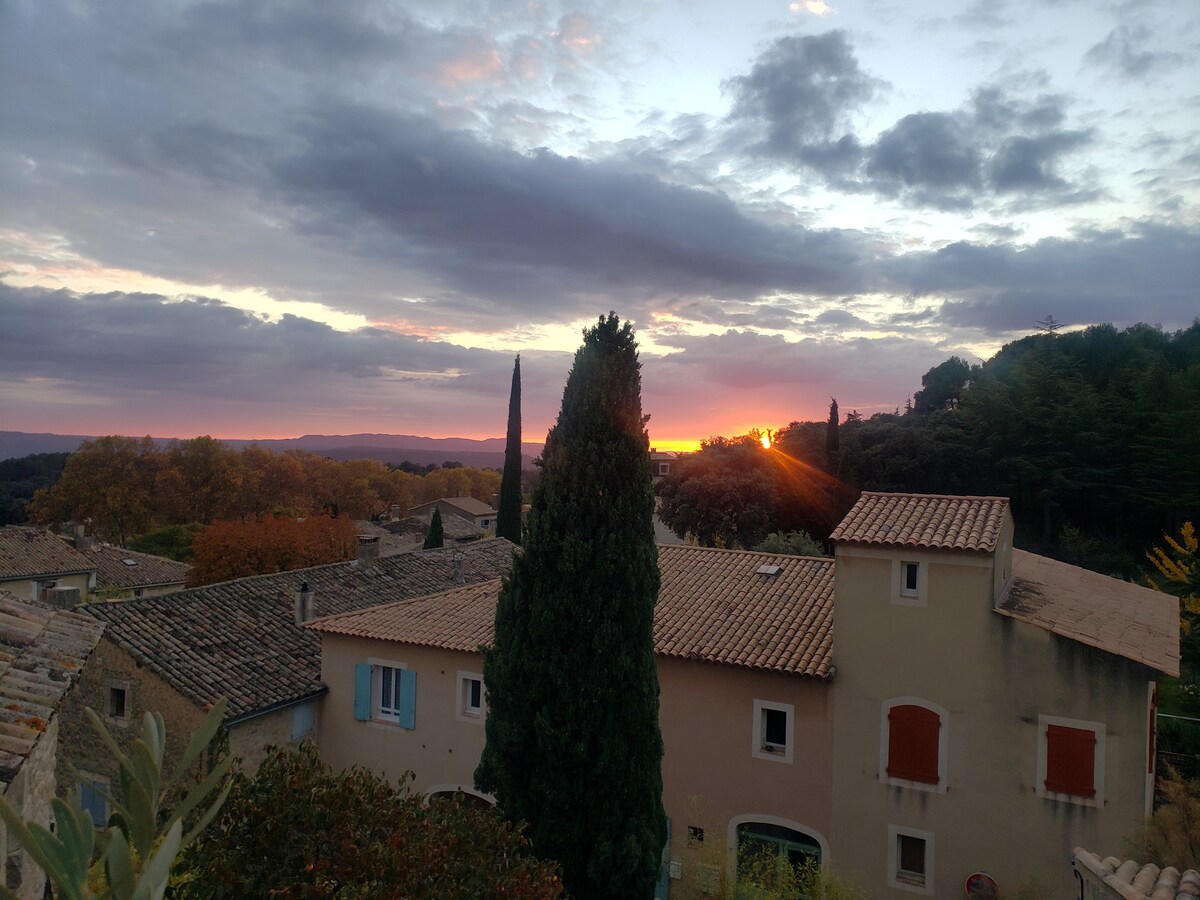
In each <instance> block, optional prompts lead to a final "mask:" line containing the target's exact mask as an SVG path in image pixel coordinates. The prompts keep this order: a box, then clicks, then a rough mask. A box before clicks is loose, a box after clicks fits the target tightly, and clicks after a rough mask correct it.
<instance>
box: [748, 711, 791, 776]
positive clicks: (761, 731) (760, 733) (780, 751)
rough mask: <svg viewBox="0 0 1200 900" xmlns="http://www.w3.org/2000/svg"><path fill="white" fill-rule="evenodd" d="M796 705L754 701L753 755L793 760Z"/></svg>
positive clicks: (782, 760)
mask: <svg viewBox="0 0 1200 900" xmlns="http://www.w3.org/2000/svg"><path fill="white" fill-rule="evenodd" d="M794 717H795V707H794V706H792V704H790V703H775V702H772V701H770V700H755V701H754V734H753V739H754V746H753V755H754V756H756V757H758V758H759V759H770V760H774V761H776V762H787V763H790V762H791V761H792V730H793V727H794V722H793V720H794Z"/></svg>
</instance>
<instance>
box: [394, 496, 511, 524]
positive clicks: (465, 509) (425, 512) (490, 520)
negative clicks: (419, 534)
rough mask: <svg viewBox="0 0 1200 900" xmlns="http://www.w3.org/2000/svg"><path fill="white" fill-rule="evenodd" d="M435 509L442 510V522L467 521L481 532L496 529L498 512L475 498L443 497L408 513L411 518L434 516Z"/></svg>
mask: <svg viewBox="0 0 1200 900" xmlns="http://www.w3.org/2000/svg"><path fill="white" fill-rule="evenodd" d="M434 509H438V510H441V513H442V522H443V525H444V524H445V520H446V517H447V516H454V517H456V518H459V519H465V520H466V521H468V522H470V523H471V524H472V525H474V526H475V527H476V528H478V529H479V530H480V531H488V530H489V529H492V528H495V527H496V510H494V509H492V507H490V506H488V505H487V504H486V503H483V502H481V501H479V500H476V499H475V498H474V497H442V498H440V499H438V500H430V501H429V502H428V503H422V504H420V505H418V506H414V507H413V508H412V509H410V510H409V511H408V514H409V516H422V517H424V516H432V515H433V511H434Z"/></svg>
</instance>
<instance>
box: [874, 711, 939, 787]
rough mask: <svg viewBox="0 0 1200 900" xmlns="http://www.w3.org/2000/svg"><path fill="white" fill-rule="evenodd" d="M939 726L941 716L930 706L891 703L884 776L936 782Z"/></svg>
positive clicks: (930, 782)
mask: <svg viewBox="0 0 1200 900" xmlns="http://www.w3.org/2000/svg"><path fill="white" fill-rule="evenodd" d="M941 728H942V720H941V718H940V717H939V716H938V714H937V713H935V712H934V711H933V710H931V709H926V708H925V707H923V706H893V707H892V708H891V710H890V711H889V712H888V765H887V773H888V777H890V778H904V779H907V780H908V781H920V782H923V783H925V784H937V783H938V781H939V780H940V779H939V778H938V734H939V732H940V731H941Z"/></svg>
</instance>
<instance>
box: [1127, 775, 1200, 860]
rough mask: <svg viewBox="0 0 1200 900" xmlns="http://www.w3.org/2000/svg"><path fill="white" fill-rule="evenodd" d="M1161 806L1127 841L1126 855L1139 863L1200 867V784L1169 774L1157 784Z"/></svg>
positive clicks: (1199, 782)
mask: <svg viewBox="0 0 1200 900" xmlns="http://www.w3.org/2000/svg"><path fill="white" fill-rule="evenodd" d="M1159 790H1160V791H1161V792H1162V796H1163V801H1164V802H1163V803H1161V804H1160V805H1159V807H1158V808H1157V809H1156V810H1154V814H1153V815H1152V816H1151V817H1150V818H1149V819H1147V820H1146V821H1145V822H1144V823H1143V824H1142V827H1141V828H1140V829H1139V830H1138V832H1137V833H1136V834H1135V835H1134V836H1133V837H1132V838H1131V839H1130V841H1129V852H1130V855H1131V856H1133V858H1134V859H1136V860H1138V862H1141V863H1154V864H1155V865H1157V866H1175V867H1177V868H1178V869H1179V870H1180V871H1183V870H1184V869H1195V868H1198V867H1200V781H1185V780H1183V779H1182V778H1180V777H1179V776H1178V775H1176V774H1175V773H1174V772H1172V773H1171V777H1169V778H1166V779H1164V780H1162V781H1161V782H1159Z"/></svg>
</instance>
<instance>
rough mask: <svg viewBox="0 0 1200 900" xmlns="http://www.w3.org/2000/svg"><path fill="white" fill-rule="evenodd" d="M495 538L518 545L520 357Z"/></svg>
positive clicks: (510, 407)
mask: <svg viewBox="0 0 1200 900" xmlns="http://www.w3.org/2000/svg"><path fill="white" fill-rule="evenodd" d="M497 505H498V506H499V507H500V508H499V509H498V510H497V512H496V537H502V538H508V539H509V540H510V541H512V542H513V543H514V544H519V543H521V356H520V354H517V361H516V362H515V363H513V375H512V392H511V393H510V394H509V395H508V437H507V438H506V439H505V442H504V474H503V476H502V477H501V479H500V502H499V503H498V504H497Z"/></svg>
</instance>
